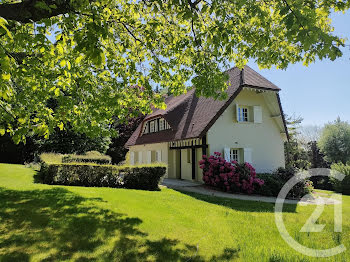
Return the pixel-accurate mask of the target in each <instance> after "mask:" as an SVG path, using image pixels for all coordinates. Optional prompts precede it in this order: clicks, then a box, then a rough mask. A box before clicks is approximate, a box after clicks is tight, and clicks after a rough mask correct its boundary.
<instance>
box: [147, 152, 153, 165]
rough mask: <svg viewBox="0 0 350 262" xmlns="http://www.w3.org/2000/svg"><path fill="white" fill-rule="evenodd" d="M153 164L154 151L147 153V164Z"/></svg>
mask: <svg viewBox="0 0 350 262" xmlns="http://www.w3.org/2000/svg"><path fill="white" fill-rule="evenodd" d="M151 163H152V151H147V164H151Z"/></svg>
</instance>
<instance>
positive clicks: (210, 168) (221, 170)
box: [199, 152, 264, 194]
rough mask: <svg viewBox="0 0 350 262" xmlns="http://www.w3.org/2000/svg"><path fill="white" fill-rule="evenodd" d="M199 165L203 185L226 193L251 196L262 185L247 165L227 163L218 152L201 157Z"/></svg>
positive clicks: (261, 181) (262, 181)
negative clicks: (201, 171) (201, 170)
mask: <svg viewBox="0 0 350 262" xmlns="http://www.w3.org/2000/svg"><path fill="white" fill-rule="evenodd" d="M199 165H200V168H201V169H203V181H204V183H205V184H206V185H209V186H213V187H217V188H220V189H221V190H223V191H226V192H235V193H237V192H240V193H248V194H252V193H254V192H255V190H256V189H258V188H260V187H261V186H262V185H263V184H264V180H262V179H259V178H257V177H256V173H255V169H254V168H253V167H252V166H251V165H250V164H249V163H244V164H239V163H237V162H235V161H232V162H227V161H226V160H225V159H224V158H222V157H221V153H219V152H214V155H212V156H209V157H207V156H206V155H203V159H202V160H201V161H199Z"/></svg>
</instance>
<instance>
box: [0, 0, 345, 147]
mask: <svg viewBox="0 0 350 262" xmlns="http://www.w3.org/2000/svg"><path fill="white" fill-rule="evenodd" d="M349 5H350V3H349V1H347V0H345V1H318V0H311V1H308V2H307V3H304V1H289V2H288V3H286V2H285V1H275V0H274V1H246V0H237V1H224V0H215V1H209V2H207V1H194V2H191V1H165V2H164V1H120V0H112V1H110V0H97V1H88V0H81V1H70V2H69V4H67V3H66V1H55V4H52V1H51V0H42V1H19V2H18V1H5V2H2V3H1V4H0V11H1V14H2V16H3V17H2V18H1V20H0V30H1V31H2V32H1V33H0V61H1V71H0V119H4V120H5V124H2V125H1V126H0V134H2V133H4V132H6V133H8V134H10V135H11V136H12V137H13V139H14V141H15V142H19V141H24V140H25V137H26V135H27V134H29V133H34V134H37V135H39V136H43V137H46V138H47V137H49V136H50V134H51V133H53V132H54V129H55V128H56V127H58V128H60V129H61V130H65V129H66V128H67V126H69V125H71V127H72V128H73V130H74V131H79V132H80V133H86V134H88V135H89V136H93V137H97V136H107V135H108V134H113V135H115V132H114V131H113V130H112V129H110V128H109V127H110V126H111V124H113V122H114V121H115V119H116V118H117V119H118V120H121V121H123V120H126V119H128V118H129V117H130V116H137V115H138V113H139V112H141V113H143V114H146V113H149V112H150V111H151V108H152V107H155V108H164V106H165V104H164V101H163V100H164V98H163V97H162V95H161V94H160V93H156V92H153V90H152V88H156V87H159V88H160V89H162V88H165V87H166V88H167V89H168V90H169V93H170V94H174V95H179V94H182V93H184V92H186V91H187V90H188V89H190V88H191V87H192V86H195V87H196V90H197V93H198V95H203V96H211V97H214V98H223V97H225V93H224V91H225V89H226V87H227V85H228V84H227V83H226V80H227V75H226V74H225V73H223V71H224V70H225V69H227V68H228V67H229V65H230V64H231V63H234V64H235V65H237V66H239V67H242V66H243V65H244V64H245V63H246V62H247V61H248V60H249V59H254V60H255V61H256V62H257V64H258V65H259V66H260V67H262V68H269V67H271V66H272V65H276V66H277V67H278V68H286V67H287V66H288V64H290V63H296V62H300V61H302V62H303V63H304V64H305V65H308V64H310V63H312V62H313V61H315V60H316V59H317V58H319V59H325V58H328V59H331V60H334V59H336V58H337V57H340V56H341V55H342V52H341V51H340V47H341V46H344V39H342V38H340V37H337V36H336V35H334V33H333V27H332V25H331V19H330V12H331V11H333V10H335V12H342V11H346V10H348V9H349ZM6 10H8V11H7V12H6ZM141 86H142V88H139V87H141ZM52 104H54V106H52ZM130 108H132V109H133V112H131V113H130Z"/></svg>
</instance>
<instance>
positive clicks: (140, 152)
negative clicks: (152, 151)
mask: <svg viewBox="0 0 350 262" xmlns="http://www.w3.org/2000/svg"><path fill="white" fill-rule="evenodd" d="M138 160H139V164H142V151H139V159H138Z"/></svg>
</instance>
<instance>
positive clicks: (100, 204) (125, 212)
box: [0, 164, 350, 262]
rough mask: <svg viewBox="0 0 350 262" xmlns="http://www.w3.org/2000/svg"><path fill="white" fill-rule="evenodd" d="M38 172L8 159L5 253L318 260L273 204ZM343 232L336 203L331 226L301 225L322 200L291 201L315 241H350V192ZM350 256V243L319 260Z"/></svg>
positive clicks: (2, 211)
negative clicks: (42, 179) (70, 182)
mask: <svg viewBox="0 0 350 262" xmlns="http://www.w3.org/2000/svg"><path fill="white" fill-rule="evenodd" d="M34 174H35V172H34V171H33V170H31V169H29V168H26V167H24V166H20V165H8V164H0V261H23V262H25V261H41V260H44V261H57V260H59V261H62V260H69V261H228V260H237V261H316V259H312V258H310V257H306V256H303V255H300V254H299V253H297V252H296V251H294V250H293V249H291V248H290V247H289V246H288V245H287V244H286V243H285V242H284V241H283V239H282V238H281V237H280V235H279V233H278V231H277V228H276V226H275V224H274V213H273V208H274V205H273V204H269V203H257V202H249V201H239V200H225V199H219V198H213V197H206V196H200V195H194V194H184V193H181V192H177V191H174V190H170V189H164V188H163V189H162V190H161V191H157V192H148V191H137V190H126V189H112V188H84V187H64V186H48V185H41V184H35V183H34V182H33V175H34ZM343 201H344V202H343V233H342V234H336V233H333V207H332V206H328V207H326V208H325V211H324V213H323V215H322V216H321V218H320V220H319V221H318V222H319V223H320V224H325V223H327V226H326V228H325V232H323V233H311V234H307V233H300V232H299V230H300V228H301V227H302V226H303V224H304V223H305V221H306V220H307V218H308V216H309V215H310V214H311V213H312V212H313V210H314V207H312V206H307V207H302V206H295V205H288V206H287V208H286V213H285V223H286V225H287V228H288V230H289V232H290V234H291V235H292V236H294V237H295V238H296V239H297V240H298V241H299V242H300V243H302V244H304V245H307V246H309V247H315V248H329V247H334V246H336V245H338V244H339V243H343V244H344V245H345V246H346V247H347V248H349V249H350V234H349V233H350V197H349V196H344V197H343ZM347 260H348V261H350V251H346V252H345V253H343V254H341V255H338V256H336V257H333V258H328V259H317V261H347Z"/></svg>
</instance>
